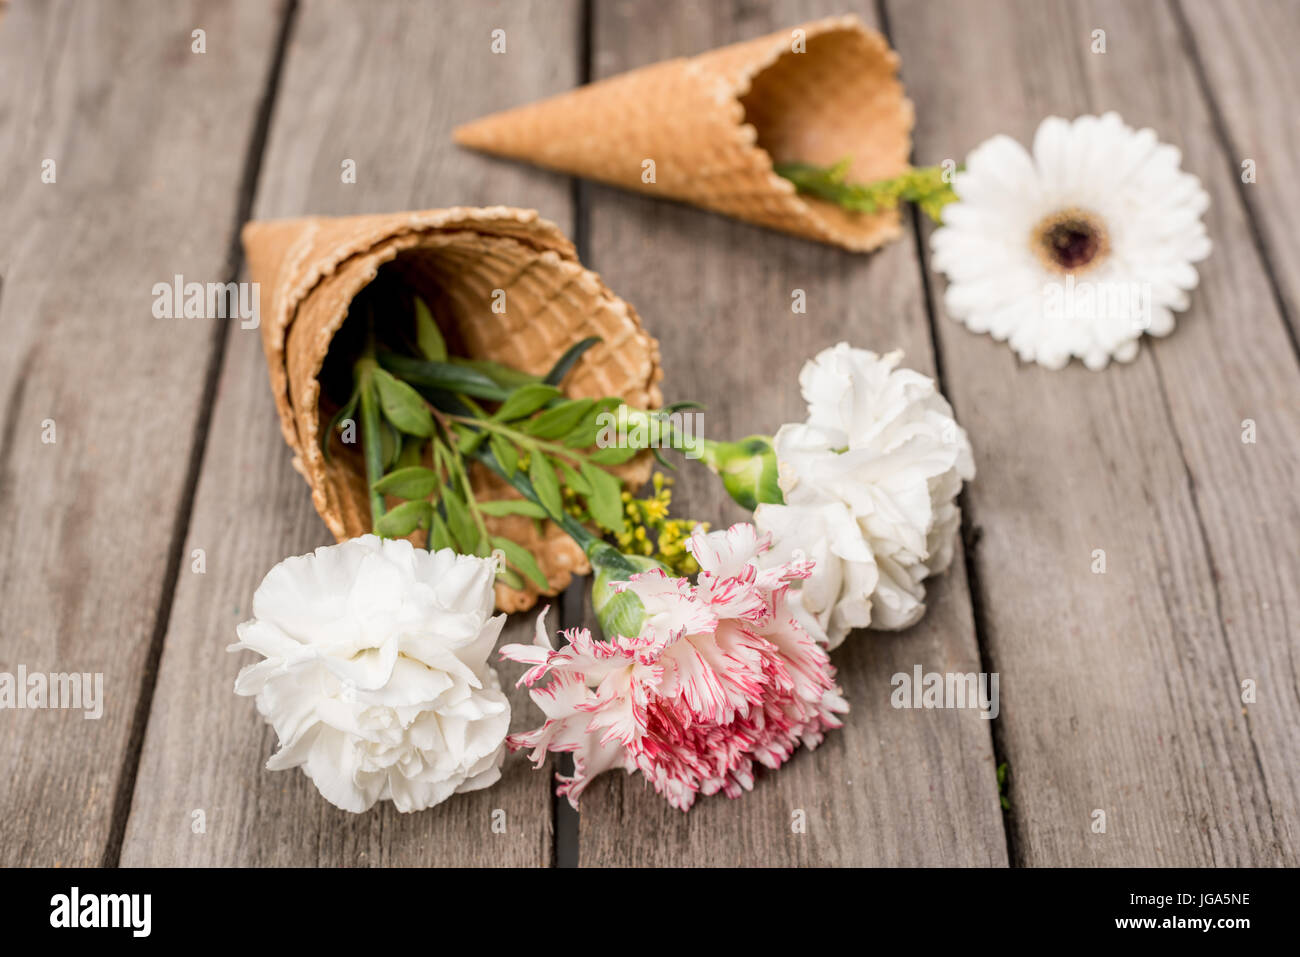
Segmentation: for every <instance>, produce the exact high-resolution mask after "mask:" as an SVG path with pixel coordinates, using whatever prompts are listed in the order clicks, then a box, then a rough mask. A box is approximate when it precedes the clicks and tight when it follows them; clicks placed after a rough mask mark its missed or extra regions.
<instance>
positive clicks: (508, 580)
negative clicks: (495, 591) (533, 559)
mask: <svg viewBox="0 0 1300 957" xmlns="http://www.w3.org/2000/svg"><path fill="white" fill-rule="evenodd" d="M497 580H498V581H499V582H501V584H503V585H505V586H506V587H507V588H513V589H514V590H515V591H523V590H524V579H523V577H522V576H521V575H520V574H519V573H518V572H516V571H512V570H511V569H509V568H500V569H497Z"/></svg>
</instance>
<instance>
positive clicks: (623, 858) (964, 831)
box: [579, 2, 1006, 866]
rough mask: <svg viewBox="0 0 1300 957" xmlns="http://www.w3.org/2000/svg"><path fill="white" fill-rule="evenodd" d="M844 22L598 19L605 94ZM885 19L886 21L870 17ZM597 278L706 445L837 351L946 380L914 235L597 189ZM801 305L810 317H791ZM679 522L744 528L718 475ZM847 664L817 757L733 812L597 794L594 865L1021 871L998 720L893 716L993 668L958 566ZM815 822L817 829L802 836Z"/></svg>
mask: <svg viewBox="0 0 1300 957" xmlns="http://www.w3.org/2000/svg"><path fill="white" fill-rule="evenodd" d="M837 12H842V5H837V4H832V3H829V2H828V3H812V4H809V3H784V2H777V3H747V4H744V5H743V6H734V7H733V6H732V5H721V4H720V5H716V6H715V5H710V4H695V3H686V2H682V3H669V4H663V3H613V4H597V5H596V7H595V14H596V16H595V23H594V30H593V54H594V60H593V63H594V73H595V76H596V78H600V77H604V76H608V75H610V74H613V73H617V72H620V71H622V70H625V69H631V68H633V67H637V66H641V65H643V64H645V63H649V62H653V61H655V60H658V59H661V58H663V57H668V56H676V55H683V54H690V53H695V52H698V51H701V50H705V49H708V48H711V47H713V46H716V45H719V44H724V43H729V42H732V41H735V40H739V39H744V38H749V37H753V36H758V35H761V34H763V33H766V32H769V31H772V30H776V29H780V28H781V27H784V26H791V27H793V26H795V25H797V24H799V23H800V22H803V21H805V20H808V19H813V18H816V17H819V16H825V15H829V14H832V13H837ZM865 18H866V19H868V20H870V19H871V17H870V14H869V13H867V14H865ZM590 202H591V213H590V219H591V223H590V236H591V249H592V252H591V254H590V259H591V260H592V262H591V265H592V267H593V268H595V269H598V270H600V271H601V273H602V275H604V276H605V278H606V280H607V281H609V282H610V283H611V285H612V286H613V288H616V289H618V290H619V291H620V293H621V294H622V295H624V296H626V297H628V298H629V299H630V301H632V302H634V303H636V304H637V307H638V309H640V310H641V312H642V315H643V317H644V318H645V321H646V324H647V326H648V327H649V329H650V330H651V331H652V332H653V333H655V334H656V335H658V336H659V338H660V341H661V343H662V349H663V358H664V369H665V381H664V387H665V397H666V398H667V399H668V400H670V401H671V400H674V399H687V398H690V399H695V400H698V401H701V402H703V403H704V404H705V405H706V407H707V411H706V412H705V414H704V424H705V434H707V435H712V436H718V437H739V436H742V435H746V434H749V433H752V432H762V431H766V432H769V433H770V432H772V431H774V430H775V429H776V427H777V426H779V425H780V424H781V423H782V422H785V421H793V420H796V419H802V418H803V416H804V414H805V409H804V405H803V401H802V399H801V398H800V395H799V387H798V373H799V369H800V368H801V366H802V365H803V363H804V361H805V360H806V359H808V358H809V357H811V356H812V355H813V354H814V353H815V352H817V351H818V350H820V349H822V348H824V347H826V346H829V345H833V344H835V343H836V342H838V341H841V340H846V339H847V340H849V341H851V342H852V343H853V344H855V345H859V346H864V347H868V348H871V349H874V350H877V351H880V352H884V351H888V350H890V349H893V348H902V349H904V350H905V351H906V353H907V359H906V364H907V365H910V366H912V367H914V368H917V369H920V370H921V371H925V372H930V373H933V359H932V355H931V350H930V341H929V333H928V328H927V320H926V315H925V307H924V302H923V296H922V292H921V284H920V274H919V269H918V264H917V259H916V253H915V246H914V242H913V239H912V237H911V236H910V235H908V236H906V237H905V238H904V240H903V241H900V242H898V243H894V244H892V245H890V246H888V247H887V248H886V249H884V250H883V251H881V252H880V253H878V254H875V255H873V256H870V257H868V256H861V255H854V254H850V253H845V252H843V251H840V250H837V249H833V248H830V247H827V246H822V245H817V244H813V243H809V242H805V241H801V240H794V239H790V238H789V237H785V236H781V235H778V234H776V233H772V232H769V231H765V230H762V229H759V228H756V227H752V226H748V225H745V224H742V223H737V222H733V221H731V220H728V219H724V218H722V217H719V216H716V215H713V214H710V213H706V212H703V211H700V210H697V209H693V208H688V207H684V206H679V205H675V204H671V203H666V202H660V201H656V200H654V199H646V198H642V197H637V196H633V195H630V194H628V193H624V192H620V191H617V190H614V189H611V188H607V187H599V186H595V187H592V188H591V201H590ZM795 289H803V290H804V291H805V292H806V294H807V303H808V312H807V314H806V315H795V314H793V313H792V311H791V302H792V294H793V292H794V290H795ZM678 482H679V484H678V486H677V490H676V494H675V499H674V509H675V511H676V512H677V513H678V514H680V515H683V516H691V517H698V518H706V519H709V520H712V522H713V524H714V527H715V528H725V527H726V525H727V524H729V523H731V522H734V521H740V520H744V519H746V518H747V517H748V516H747V515H746V514H745V513H743V512H742V511H741V510H740V509H739V508H738V507H737V506H735V505H734V504H733V503H731V502H730V500H727V499H726V497H725V493H723V491H722V489H721V486H720V484H719V483H717V481H716V480H715V479H713V478H712V477H710V476H709V475H708V474H707V473H706V472H705V471H704V470H703V469H701V468H699V467H698V466H694V465H686V466H684V467H683V468H682V469H681V470H680V472H679V480H678ZM832 659H833V661H834V663H835V665H836V667H837V668H838V669H839V680H840V684H841V687H842V688H843V690H844V692H845V695H846V696H847V698H848V699H849V701H850V703H851V705H852V708H853V710H852V712H851V713H850V714H849V715H848V716H847V720H846V724H845V727H844V728H843V729H842V730H839V731H835V732H832V733H831V734H829V735H828V736H827V739H826V742H825V743H824V744H823V745H822V746H821V747H820V748H819V749H818V750H817V751H816V752H811V753H810V752H808V751H806V750H801V751H800V752H799V753H798V754H796V755H795V757H794V758H793V759H792V760H791V761H790V762H789V763H788V764H787V765H786V766H785V767H784V768H782V769H781V770H780V771H779V772H777V773H775V774H772V773H763V774H762V775H761V776H760V777H759V780H758V782H757V784H756V785H755V788H754V791H753V792H752V793H749V794H746V795H745V796H743V797H742V798H740V799H739V800H737V801H729V800H727V799H726V798H723V797H720V796H718V797H712V798H707V799H702V800H701V801H699V802H697V804H696V806H695V807H694V808H693V809H692V810H691V812H690V813H689V814H682V813H681V812H679V811H676V810H673V809H672V808H671V807H669V806H668V804H667V803H666V802H665V801H664V800H663V799H662V798H661V797H658V796H657V795H656V794H655V793H654V791H653V790H652V789H650V788H649V787H648V786H646V785H645V784H644V781H643V779H642V778H640V777H639V776H637V777H627V776H625V775H623V774H618V773H614V774H608V775H605V776H604V777H603V778H600V779H598V780H597V781H596V782H595V783H593V784H592V786H591V787H590V788H589V789H588V790H587V791H586V793H585V794H584V796H583V802H582V808H581V814H580V844H579V855H580V856H579V860H580V862H581V864H583V865H587V866H591V865H597V866H599V865H625V864H636V865H640V864H648V865H678V866H689V865H706V866H724V865H787V864H813V865H851V864H856V865H863V864H876V865H884V864H909V865H919V864H940V863H945V864H970V865H998V864H1005V863H1006V844H1005V839H1004V836H1003V831H1002V821H1001V815H1000V811H999V808H998V797H997V784H996V781H995V775H994V761H993V749H992V743H991V738H990V729H989V722H988V721H986V720H982V719H981V718H979V717H978V715H977V714H976V713H975V712H973V711H896V710H894V709H893V708H892V707H891V706H890V704H889V697H890V691H891V688H890V676H891V675H893V674H894V673H896V672H899V671H906V672H908V673H910V672H911V670H912V667H913V665H915V664H922V665H923V666H924V667H925V668H926V670H940V671H963V672H965V671H979V670H980V665H979V654H978V649H977V647H976V642H975V638H974V631H973V626H972V617H971V608H970V602H969V593H968V590H967V586H966V581H965V576H964V574H963V570H962V561H961V559H960V558H958V559H957V560H956V561H955V562H954V566H953V568H952V569H951V570H950V571H949V573H948V574H947V575H945V576H943V577H942V578H940V579H938V580H937V581H936V582H935V583H934V584H933V587H932V588H931V589H930V610H929V613H928V614H927V616H926V617H925V619H924V620H923V621H922V623H921V624H920V625H918V626H917V627H915V628H913V629H911V630H909V631H907V632H904V633H901V634H878V633H861V634H858V635H855V636H853V637H851V638H850V639H849V641H848V642H847V643H846V644H845V645H844V646H842V647H841V648H840V649H839V650H837V651H836V652H835V653H834V654H833V655H832ZM796 810H802V811H804V812H805V815H806V819H807V832H806V833H802V834H799V833H792V828H791V823H792V820H793V819H792V813H793V812H794V811H796Z"/></svg>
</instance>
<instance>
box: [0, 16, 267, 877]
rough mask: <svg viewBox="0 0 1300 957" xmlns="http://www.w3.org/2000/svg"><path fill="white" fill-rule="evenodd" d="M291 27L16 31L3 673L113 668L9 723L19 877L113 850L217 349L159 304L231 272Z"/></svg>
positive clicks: (4, 113)
mask: <svg viewBox="0 0 1300 957" xmlns="http://www.w3.org/2000/svg"><path fill="white" fill-rule="evenodd" d="M278 15H279V10H278V7H277V6H276V5H271V4H265V3H259V2H256V0H247V2H239V3H207V2H180V3H175V4H168V5H167V6H166V7H165V8H160V7H158V6H157V5H155V4H149V3H143V2H141V3H130V4H115V5H113V6H112V7H109V6H107V5H101V4H96V3H49V4H38V3H27V4H19V5H17V6H16V7H12V8H9V9H7V11H6V12H5V15H4V26H3V28H2V29H0V169H3V170H4V175H3V176H0V208H2V209H4V220H5V224H6V227H7V228H5V229H4V230H3V231H2V232H0V282H2V283H3V287H2V292H3V295H2V297H0V330H2V331H0V336H2V337H3V340H4V348H3V349H0V383H3V387H2V388H0V422H3V434H2V438H0V524H3V526H4V528H5V530H6V531H5V534H4V536H3V547H2V548H0V671H4V672H7V673H10V674H13V673H14V672H15V671H16V670H17V668H18V667H19V666H25V667H26V668H27V669H28V671H29V672H51V671H53V672H74V671H75V672H80V673H90V674H94V673H100V674H102V676H103V695H104V700H103V716H102V718H100V719H99V720H84V719H83V717H82V715H81V714H80V713H77V712H75V711H52V710H47V711H6V712H4V713H3V715H0V723H3V726H4V730H3V733H0V767H3V768H4V769H5V771H4V775H3V780H0V863H3V864H5V865H17V864H27V865H46V866H49V865H94V864H98V863H100V861H101V859H103V857H104V855H105V851H106V847H107V845H108V844H109V843H110V841H111V839H112V834H113V832H114V823H115V821H114V814H115V804H116V802H117V797H118V791H119V786H120V781H121V780H122V778H121V776H122V774H123V772H124V767H127V766H129V765H130V763H131V762H130V761H129V760H128V755H130V754H131V753H132V752H133V750H134V747H135V745H136V743H133V742H132V740H131V738H132V733H133V728H134V726H135V720H134V719H135V711H136V705H137V701H138V700H139V698H140V695H141V691H142V688H143V687H144V686H145V683H147V682H149V681H151V680H152V676H151V675H150V674H149V670H150V669H149V667H148V664H149V661H150V657H151V644H152V639H153V636H154V634H155V628H156V618H157V616H158V614H159V606H160V604H161V603H162V601H163V597H164V596H163V594H162V592H163V589H164V581H165V580H166V578H167V575H168V570H169V567H170V564H171V558H172V556H171V554H170V553H171V552H172V550H173V547H172V542H173V535H174V534H175V531H174V529H175V526H176V523H177V522H178V520H179V519H180V517H181V516H182V515H183V513H184V510H185V508H186V507H187V505H188V495H189V489H188V488H187V473H188V466H189V461H190V451H191V447H192V446H193V444H194V442H195V425H196V422H197V421H198V420H199V418H200V415H201V412H202V409H201V405H202V399H203V396H204V391H205V383H206V380H207V370H208V367H209V361H210V359H211V357H212V356H213V355H214V349H215V346H216V343H217V339H216V338H215V336H216V335H219V334H220V330H219V329H217V328H216V327H215V322H216V321H215V320H211V321H210V320H193V319H190V320H185V319H181V320H166V319H156V318H154V317H153V315H152V310H151V305H152V301H153V293H152V288H153V286H154V284H155V283H158V282H170V281H171V279H172V277H173V276H174V275H175V274H178V273H179V274H183V275H184V276H185V277H187V279H189V280H193V281H203V282H207V281H216V280H222V281H224V280H226V279H228V278H229V276H228V275H227V271H228V269H229V265H228V263H227V259H228V252H229V249H230V243H231V240H232V238H233V235H234V231H235V228H236V227H237V223H236V222H235V220H236V218H237V209H238V206H239V191H240V182H241V177H242V173H243V165H244V158H245V155H246V153H247V150H248V146H249V142H250V138H251V136H252V134H253V130H254V127H255V123H256V118H257V113H258V103H259V100H260V97H261V94H262V90H263V87H264V85H265V83H266V80H267V76H268V71H269V67H270V64H271V61H272V54H273V49H274V44H275V36H276V24H277V22H278ZM196 28H202V29H205V30H206V31H207V34H208V46H207V52H206V53H204V54H199V53H193V52H191V44H192V39H191V31H192V30H194V29H196ZM163 77H165V78H166V81H165V82H161V81H160V78H163ZM47 160H48V161H53V163H54V165H53V167H48V166H46V165H45V164H46V161H47ZM51 170H52V172H53V182H44V181H43V180H42V174H43V172H45V173H49V172H50V171H51ZM46 420H51V421H52V424H51V425H49V427H51V428H53V430H54V432H53V436H52V437H53V439H54V441H53V442H50V443H48V444H47V442H46V441H43V436H44V438H45V439H48V438H50V434H49V432H48V431H47V422H46ZM137 743H138V742H137Z"/></svg>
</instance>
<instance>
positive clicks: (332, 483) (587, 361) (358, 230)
mask: <svg viewBox="0 0 1300 957" xmlns="http://www.w3.org/2000/svg"><path fill="white" fill-rule="evenodd" d="M243 241H244V250H245V254H246V256H247V260H248V265H249V271H250V273H251V275H252V279H253V281H254V282H256V283H258V284H259V285H260V287H261V332H262V346H263V350H264V352H265V354H266V361H267V367H268V370H269V373H270V379H271V391H272V394H273V395H274V396H275V404H276V408H277V410H278V411H279V416H280V428H281V430H282V431H283V433H284V438H285V441H286V442H288V443H289V446H290V448H292V450H293V453H294V458H293V464H294V467H295V468H296V469H297V470H298V471H299V472H300V473H301V474H302V475H303V477H304V478H306V479H307V482H308V484H309V485H310V486H311V493H312V502H313V504H314V505H315V507H316V511H317V512H319V513H320V516H321V518H323V519H324V520H325V524H326V525H327V526H329V529H330V531H331V532H333V533H334V536H335V537H336V538H337V539H338V540H339V541H343V540H344V539H348V538H353V537H355V536H358V535H364V534H366V533H367V532H369V531H370V528H371V524H370V505H369V498H368V496H367V493H366V481H365V466H364V463H363V460H362V457H361V453H360V449H359V447H351V446H347V445H344V444H343V443H342V442H341V441H340V439H339V436H338V435H334V436H332V437H331V446H330V450H331V454H330V457H329V460H328V461H327V460H326V457H325V456H324V455H323V454H322V453H321V449H320V437H321V429H322V428H325V427H326V426H327V425H328V423H329V421H330V418H331V417H332V415H333V413H334V411H335V410H336V409H337V405H336V404H334V403H333V402H332V401H331V400H330V399H329V398H328V397H327V396H325V395H323V393H322V387H321V381H320V376H321V371H322V368H323V367H324V365H325V360H326V356H327V355H328V353H329V350H330V345H331V342H333V341H334V339H335V336H336V334H337V333H338V332H339V330H340V329H341V328H342V326H343V323H344V320H345V319H346V318H347V315H348V309H349V306H350V305H351V303H352V300H353V299H354V298H355V297H356V296H357V295H358V294H359V293H360V292H361V291H362V290H363V289H365V288H366V287H367V286H368V285H370V284H371V283H372V282H374V281H375V280H376V277H377V276H379V275H380V270H381V268H382V269H383V270H384V271H385V276H388V275H389V274H392V275H393V276H394V278H395V279H396V280H397V282H398V283H399V284H401V285H404V286H406V287H409V288H410V289H412V290H414V291H415V292H416V293H418V294H419V295H421V296H423V297H424V298H425V301H426V302H428V303H429V306H430V308H431V309H432V311H433V313H434V315H435V317H436V318H437V320H438V323H439V325H440V326H441V327H442V328H443V332H444V335H445V336H446V337H447V339H448V342H449V343H450V344H452V346H453V351H455V352H457V353H458V354H463V355H465V356H468V357H470V358H479V359H491V360H494V361H497V362H501V363H504V364H507V365H510V366H513V367H515V368H517V369H521V370H523V371H525V372H530V373H534V374H544V373H545V372H547V371H548V370H549V369H550V367H551V366H552V365H553V364H554V363H555V361H556V360H557V359H558V358H559V357H560V356H561V355H563V354H564V352H565V350H566V349H568V347H569V346H571V345H572V344H573V343H575V342H577V341H579V340H581V339H583V338H586V337H588V336H598V337H600V338H601V340H602V342H601V343H599V344H597V345H596V346H593V347H592V348H591V349H589V350H587V352H586V353H585V354H584V355H583V356H582V358H581V360H580V361H579V362H578V364H577V365H576V366H574V368H573V370H572V371H570V373H569V375H568V376H567V378H566V379H565V383H564V388H565V391H566V392H567V393H568V394H569V395H571V396H574V397H580V398H581V397H592V398H598V397H601V396H621V397H622V398H623V399H624V400H625V401H626V402H628V403H629V404H630V405H633V406H635V407H640V408H656V407H658V406H659V405H660V404H661V396H660V392H659V387H658V384H657V383H658V381H659V379H660V378H661V377H662V371H661V369H660V366H659V344H658V342H657V341H656V340H655V339H654V338H653V337H651V336H650V335H649V334H648V333H647V332H646V331H645V330H644V329H643V328H642V326H641V321H640V319H639V317H638V316H637V313H636V310H635V309H633V308H632V307H631V306H630V305H629V304H628V303H626V302H624V301H623V300H622V299H620V298H618V297H617V296H615V295H614V294H613V293H612V292H611V291H610V290H609V289H608V288H606V286H605V284H604V283H603V282H602V281H601V279H600V277H599V276H598V275H596V273H594V272H592V271H590V270H588V269H585V268H584V267H583V266H582V264H581V263H579V262H578V259H577V255H576V253H575V251H574V248H573V245H572V244H571V243H570V242H569V241H568V240H567V239H566V238H565V237H564V236H563V235H562V234H561V233H560V231H559V229H558V228H557V227H556V226H555V225H554V224H553V223H550V222H548V221H546V220H544V219H541V218H540V217H539V216H538V215H537V213H536V211H534V210H523V209H513V208H508V207H504V206H495V207H490V208H468V207H456V208H452V209H435V210H426V211H422V212H404V213H392V214H383V215H369V216H352V217H344V218H327V217H313V218H309V219H294V220H276V221H268V222H253V223H249V224H248V225H247V226H245V228H244V231H243ZM495 290H504V292H505V303H506V310H505V312H504V313H498V312H494V311H493V310H492V308H491V305H492V302H493V298H494V291H495ZM498 298H499V297H498ZM377 318H379V319H380V321H382V317H377ZM345 358H347V357H345ZM649 470H650V465H649V462H648V461H647V460H646V458H645V457H644V456H639V457H638V458H637V459H634V460H633V461H632V462H630V463H628V464H627V465H626V466H624V467H623V468H622V469H620V470H619V474H620V475H621V477H622V478H623V479H624V480H625V481H626V482H628V483H630V484H639V483H640V482H643V481H644V480H645V479H646V477H647V476H648V474H649ZM471 484H472V485H473V487H474V492H475V495H476V496H477V497H479V498H482V499H497V498H515V497H518V496H517V494H516V493H515V492H514V490H513V489H511V488H510V487H509V486H508V485H507V484H506V483H505V482H503V481H502V480H500V479H499V478H498V477H497V476H495V475H493V474H491V473H489V472H488V471H487V470H486V469H483V468H481V467H475V469H474V470H473V471H472V473H471ZM487 523H488V528H489V531H490V532H491V534H494V535H504V536H506V537H508V538H511V539H513V540H514V541H516V542H518V543H519V544H520V545H523V546H524V547H525V548H527V549H529V551H531V552H532V553H533V555H534V556H535V557H536V558H537V562H538V564H539V565H540V567H541V569H542V572H543V574H545V576H546V579H547V583H548V585H549V588H548V589H547V591H546V593H547V594H555V593H557V592H558V591H560V590H562V589H563V588H565V587H566V586H567V585H568V583H569V581H570V579H571V577H572V576H573V575H574V574H584V573H585V572H586V571H588V564H587V561H586V556H585V555H583V553H582V550H581V549H580V548H578V546H577V545H576V544H575V543H574V542H573V540H572V539H570V538H569V537H568V536H567V535H565V534H564V533H563V532H562V531H560V530H559V529H558V528H557V527H555V526H554V525H553V524H552V523H550V522H547V523H545V525H544V526H543V528H544V531H542V532H540V533H539V531H538V528H537V525H536V523H535V522H534V521H533V520H532V519H529V518H524V517H521V516H508V517H502V518H494V517H489V518H487ZM422 539H423V533H422V532H416V533H415V535H414V536H413V540H417V541H419V540H422ZM537 596H538V590H537V589H536V587H535V586H533V585H532V584H531V583H530V584H528V585H527V588H526V590H523V591H516V590H514V589H510V588H507V587H506V586H505V585H502V584H500V583H498V585H497V607H498V608H500V609H501V610H503V611H523V610H526V609H528V608H531V607H532V606H533V605H534V604H535V603H536V601H537Z"/></svg>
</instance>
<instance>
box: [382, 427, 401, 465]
mask: <svg viewBox="0 0 1300 957" xmlns="http://www.w3.org/2000/svg"><path fill="white" fill-rule="evenodd" d="M379 447H380V449H381V451H380V454H381V455H382V456H383V458H384V470H385V471H387V470H388V469H391V468H392V467H393V466H394V465H396V464H397V457H398V456H399V455H401V454H402V433H400V432H398V431H397V430H396V429H395V428H393V426H392V423H390V422H389V421H388V420H387V419H380V420H379Z"/></svg>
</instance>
